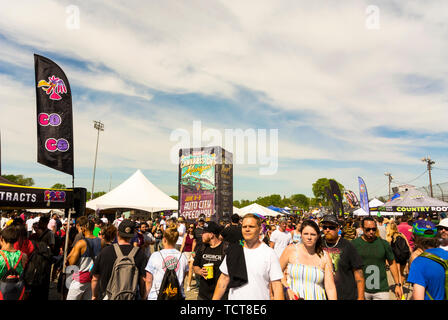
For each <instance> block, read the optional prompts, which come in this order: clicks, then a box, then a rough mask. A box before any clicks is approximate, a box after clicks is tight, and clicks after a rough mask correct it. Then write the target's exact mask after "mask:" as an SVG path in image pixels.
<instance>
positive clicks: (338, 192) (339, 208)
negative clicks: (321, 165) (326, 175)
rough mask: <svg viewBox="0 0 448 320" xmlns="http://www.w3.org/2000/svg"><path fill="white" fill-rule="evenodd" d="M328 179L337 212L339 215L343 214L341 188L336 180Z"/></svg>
mask: <svg viewBox="0 0 448 320" xmlns="http://www.w3.org/2000/svg"><path fill="white" fill-rule="evenodd" d="M329 181H330V188H331V193H332V194H333V197H334V198H335V200H336V208H337V213H338V215H339V216H340V217H342V216H343V215H344V205H343V204H342V194H341V190H340V189H339V184H338V183H337V182H336V180H333V179H330V180H329Z"/></svg>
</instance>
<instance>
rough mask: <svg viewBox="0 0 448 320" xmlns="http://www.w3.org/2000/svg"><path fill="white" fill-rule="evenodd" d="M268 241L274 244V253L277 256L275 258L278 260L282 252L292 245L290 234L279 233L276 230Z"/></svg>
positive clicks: (286, 232)
mask: <svg viewBox="0 0 448 320" xmlns="http://www.w3.org/2000/svg"><path fill="white" fill-rule="evenodd" d="M269 241H271V242H274V251H275V253H276V254H277V257H278V258H280V256H281V255H282V253H283V250H285V248H286V247H287V246H288V245H289V244H291V243H292V237H291V232H288V231H285V232H281V231H280V230H278V229H277V230H275V231H274V232H272V234H271V238H270V239H269Z"/></svg>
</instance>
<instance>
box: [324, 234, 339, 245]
mask: <svg viewBox="0 0 448 320" xmlns="http://www.w3.org/2000/svg"><path fill="white" fill-rule="evenodd" d="M337 239H338V234H336V236H334V235H332V234H331V233H327V234H325V241H327V242H329V243H334V242H336V240H337Z"/></svg>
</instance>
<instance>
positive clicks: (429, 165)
mask: <svg viewBox="0 0 448 320" xmlns="http://www.w3.org/2000/svg"><path fill="white" fill-rule="evenodd" d="M422 161H423V162H426V163H427V165H428V173H429V190H430V191H431V198H432V197H433V194H432V179H431V166H432V165H433V164H434V163H436V162H435V161H433V160H431V158H430V156H427V157H425V158H422Z"/></svg>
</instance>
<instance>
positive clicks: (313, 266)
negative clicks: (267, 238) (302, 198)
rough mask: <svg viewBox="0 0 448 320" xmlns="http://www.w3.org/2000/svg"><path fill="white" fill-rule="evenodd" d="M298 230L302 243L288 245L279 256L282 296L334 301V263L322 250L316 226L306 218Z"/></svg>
mask: <svg viewBox="0 0 448 320" xmlns="http://www.w3.org/2000/svg"><path fill="white" fill-rule="evenodd" d="M301 232H302V243H300V244H298V243H296V244H291V245H289V246H288V247H287V248H286V249H285V250H284V251H283V254H282V255H281V257H280V265H281V267H282V270H283V272H284V273H285V277H284V279H283V281H282V283H283V286H284V287H285V290H286V294H285V295H286V296H287V297H288V298H289V299H290V300H298V299H304V300H327V299H328V300H337V293H336V286H335V284H334V278H333V264H332V262H331V259H330V257H329V256H328V255H327V253H326V252H325V251H323V250H322V242H321V241H322V240H321V237H320V230H319V227H318V225H317V224H316V223H315V222H314V221H312V220H306V221H304V222H303V224H302V229H301Z"/></svg>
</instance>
